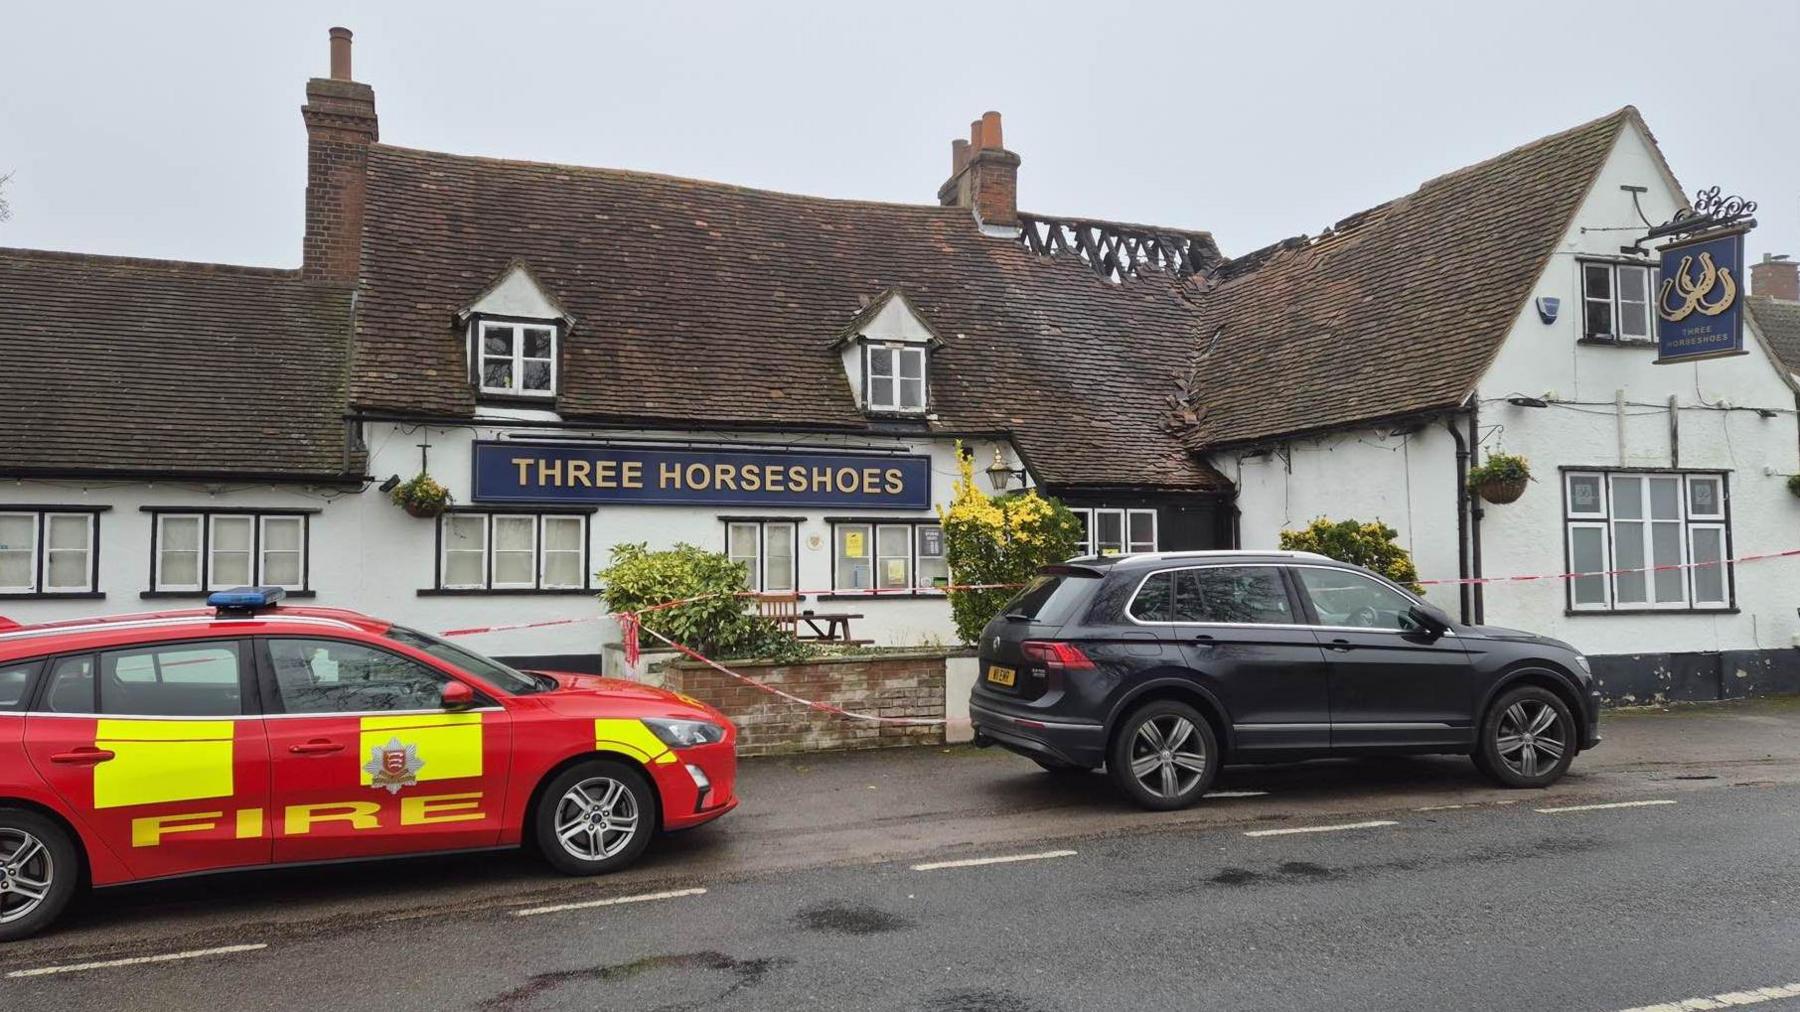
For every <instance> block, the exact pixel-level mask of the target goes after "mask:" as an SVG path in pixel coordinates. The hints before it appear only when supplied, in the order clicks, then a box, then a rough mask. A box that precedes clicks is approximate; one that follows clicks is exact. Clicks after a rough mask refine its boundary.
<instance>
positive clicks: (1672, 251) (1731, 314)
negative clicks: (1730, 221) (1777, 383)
mask: <svg viewBox="0 0 1800 1012" xmlns="http://www.w3.org/2000/svg"><path fill="white" fill-rule="evenodd" d="M1659 252H1660V253H1661V254H1662V273H1661V278H1662V281H1661V283H1660V284H1659V285H1658V286H1657V289H1656V351H1657V357H1656V361H1657V362H1659V363H1662V362H1689V361H1693V360H1696V359H1703V358H1721V357H1723V356H1726V355H1742V354H1744V294H1745V293H1744V233H1743V232H1742V231H1741V230H1740V231H1732V232H1728V233H1723V234H1721V233H1717V232H1714V233H1712V234H1710V235H1702V236H1698V237H1695V238H1692V239H1684V240H1682V241H1681V242H1677V243H1671V244H1670V245H1667V246H1664V247H1662V248H1661V249H1660V250H1659Z"/></svg>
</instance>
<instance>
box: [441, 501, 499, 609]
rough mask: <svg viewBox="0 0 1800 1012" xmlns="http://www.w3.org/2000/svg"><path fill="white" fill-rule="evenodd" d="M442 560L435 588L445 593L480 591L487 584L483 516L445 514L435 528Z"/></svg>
mask: <svg viewBox="0 0 1800 1012" xmlns="http://www.w3.org/2000/svg"><path fill="white" fill-rule="evenodd" d="M438 530H439V533H440V536H441V538H442V541H443V547H444V558H443V563H442V565H441V566H440V567H439V570H438V586H439V587H442V588H444V589H446V590H480V589H485V588H486V587H487V583H488V576H487V573H488V570H487V556H488V551H487V546H488V516H487V514H486V513H446V514H444V517H443V520H442V521H441V522H440V524H439V527H438Z"/></svg>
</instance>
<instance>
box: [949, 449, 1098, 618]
mask: <svg viewBox="0 0 1800 1012" xmlns="http://www.w3.org/2000/svg"><path fill="white" fill-rule="evenodd" d="M957 455H958V458H959V460H960V461H961V465H960V471H961V474H960V475H959V477H958V478H957V479H956V483H955V485H954V486H953V489H952V493H953V494H952V496H951V500H950V505H949V506H948V507H942V506H940V507H939V508H938V518H939V519H940V520H941V521H943V525H944V556H945V559H946V561H948V562H949V564H950V572H951V573H952V574H953V577H952V579H953V582H955V583H1005V584H1014V583H1026V582H1028V581H1029V580H1030V579H1031V577H1032V574H1034V573H1036V572H1037V570H1038V567H1039V566H1044V565H1048V564H1050V563H1054V562H1062V561H1064V560H1066V559H1068V558H1069V557H1070V556H1072V555H1074V554H1075V553H1076V552H1077V551H1079V550H1080V548H1081V521H1079V520H1077V519H1076V518H1075V514H1073V513H1070V512H1069V511H1068V509H1067V508H1066V507H1064V506H1063V504H1062V503H1059V502H1057V501H1056V500H1055V499H1049V498H1045V497H1044V496H1041V495H1038V494H1037V492H1036V491H1028V492H1025V493H1024V494H1022V495H1013V496H992V495H988V494H987V493H985V492H983V491H981V489H980V488H979V487H978V486H977V485H976V484H975V464H974V461H973V459H972V458H970V457H966V456H963V455H962V446H961V445H960V444H959V445H958V446H957ZM1017 593H1018V591H1017V590H1016V589H1014V590H953V591H951V592H950V593H949V598H950V616H951V618H952V619H953V620H954V621H955V623H956V635H957V636H958V637H960V638H961V639H962V641H963V642H964V643H973V642H975V641H976V640H977V639H978V638H980V636H981V630H982V629H983V628H985V627H986V626H987V624H988V622H989V621H990V620H992V619H993V617H994V616H995V615H998V614H1000V609H1001V607H1002V606H1003V605H1005V604H1006V602H1007V601H1010V600H1012V598H1013V595H1015V594H1017Z"/></svg>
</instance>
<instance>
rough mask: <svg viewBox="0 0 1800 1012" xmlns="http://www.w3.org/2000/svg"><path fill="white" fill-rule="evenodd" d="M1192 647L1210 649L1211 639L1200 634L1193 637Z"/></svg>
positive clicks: (1204, 634)
mask: <svg viewBox="0 0 1800 1012" xmlns="http://www.w3.org/2000/svg"><path fill="white" fill-rule="evenodd" d="M1194 645H1195V646H1197V647H1210V646H1212V645H1213V638H1212V637H1211V636H1209V635H1207V634H1206V633H1201V634H1200V635H1198V636H1196V637H1194Z"/></svg>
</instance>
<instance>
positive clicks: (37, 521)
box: [0, 508, 99, 597]
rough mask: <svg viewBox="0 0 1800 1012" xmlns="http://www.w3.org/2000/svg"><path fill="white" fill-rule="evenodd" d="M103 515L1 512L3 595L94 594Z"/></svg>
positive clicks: (0, 589)
mask: <svg viewBox="0 0 1800 1012" xmlns="http://www.w3.org/2000/svg"><path fill="white" fill-rule="evenodd" d="M98 525H99V513H98V511H94V510H82V511H76V510H67V509H41V508H38V509H30V508H28V509H4V508H0V595H4V596H8V597H35V596H38V595H46V594H92V593H94V559H95V555H96V553H97V550H98V544H97V542H98Z"/></svg>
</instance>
